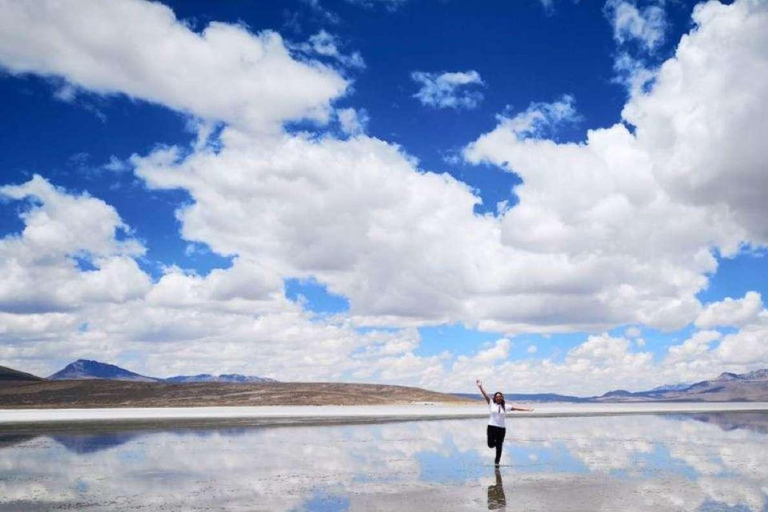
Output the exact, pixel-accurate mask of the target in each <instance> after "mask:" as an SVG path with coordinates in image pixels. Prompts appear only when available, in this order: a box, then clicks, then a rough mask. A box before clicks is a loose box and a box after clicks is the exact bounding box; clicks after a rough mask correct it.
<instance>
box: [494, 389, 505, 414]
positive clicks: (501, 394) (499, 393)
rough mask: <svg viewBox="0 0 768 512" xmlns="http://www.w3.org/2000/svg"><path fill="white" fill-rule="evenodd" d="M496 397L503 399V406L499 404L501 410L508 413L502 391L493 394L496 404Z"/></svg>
mask: <svg viewBox="0 0 768 512" xmlns="http://www.w3.org/2000/svg"><path fill="white" fill-rule="evenodd" d="M496 395H499V396H500V397H501V404H499V405H501V409H502V410H503V411H506V410H507V407H506V405H505V402H504V393H502V392H501V391H497V392H495V393H494V394H493V403H496Z"/></svg>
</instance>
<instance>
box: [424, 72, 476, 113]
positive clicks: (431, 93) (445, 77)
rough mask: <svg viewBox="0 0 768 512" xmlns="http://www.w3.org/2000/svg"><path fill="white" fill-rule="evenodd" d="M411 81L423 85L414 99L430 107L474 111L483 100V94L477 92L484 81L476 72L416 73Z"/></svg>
mask: <svg viewBox="0 0 768 512" xmlns="http://www.w3.org/2000/svg"><path fill="white" fill-rule="evenodd" d="M411 79H413V81H415V82H416V83H418V84H420V85H421V89H419V91H418V92H417V93H416V94H414V95H413V97H414V98H417V99H418V100H419V101H420V102H421V104H422V105H425V106H428V107H432V108H453V109H462V108H464V109H473V108H475V107H477V106H478V105H479V104H480V102H481V101H482V100H483V93H482V92H480V91H479V90H477V86H482V85H483V79H482V78H480V74H479V73H478V72H477V71H474V70H470V71H463V72H462V71H460V72H455V73H448V72H445V73H427V72H424V71H414V72H413V73H411Z"/></svg>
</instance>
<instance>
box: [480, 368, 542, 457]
mask: <svg viewBox="0 0 768 512" xmlns="http://www.w3.org/2000/svg"><path fill="white" fill-rule="evenodd" d="M476 382H477V387H478V388H480V392H481V393H482V394H483V397H484V398H485V401H486V402H488V409H489V410H490V412H491V417H490V419H489V420H488V448H496V465H497V466H498V465H499V462H500V461H501V446H502V445H503V444H504V436H506V435H507V425H506V420H505V416H506V414H507V411H527V412H533V409H526V408H525V407H514V406H512V405H507V404H506V402H504V395H503V394H502V393H501V391H497V392H495V393H494V394H493V400H491V399H490V398H489V397H488V393H486V392H485V390H484V389H483V383H482V382H480V380H477V381H476Z"/></svg>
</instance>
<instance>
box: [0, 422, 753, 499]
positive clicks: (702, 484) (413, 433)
mask: <svg viewBox="0 0 768 512" xmlns="http://www.w3.org/2000/svg"><path fill="white" fill-rule="evenodd" d="M484 436H485V425H484V421H483V420H475V419H473V420H443V421H414V422H403V423H387V424H368V425H345V426H301V427H258V428H256V427H254V428H237V429H207V430H165V431H144V432H141V431H133V432H132V431H121V432H101V433H100V432H90V433H83V432H76V431H68V432H66V433H58V434H50V435H31V434H22V433H14V434H10V433H6V434H3V433H2V431H0V510H25V511H27V510H63V509H68V510H81V509H87V510H268V511H272V510H321V511H331V510H334V511H335V510H364V511H368V510H397V511H406V510H483V509H485V510H488V509H490V510H525V511H528V510H542V511H554V510H589V511H594V510H605V511H616V510H653V511H655V512H657V511H662V510H675V511H676V510H699V511H718V510H723V511H725V510H727V511H744V510H749V511H768V416H766V415H765V414H756V413H727V414H699V415H677V416H668V415H667V416H650V415H648V416H599V417H578V418H521V417H516V418H514V419H510V421H509V425H508V433H507V438H506V443H505V452H504V455H503V458H502V466H501V467H500V468H499V469H498V470H496V469H495V468H494V467H493V453H492V451H491V450H489V449H488V448H487V447H486V445H485V439H484Z"/></svg>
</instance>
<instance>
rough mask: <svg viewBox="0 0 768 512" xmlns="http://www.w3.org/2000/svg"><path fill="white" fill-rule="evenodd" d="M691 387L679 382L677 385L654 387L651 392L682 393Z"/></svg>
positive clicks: (688, 384)
mask: <svg viewBox="0 0 768 512" xmlns="http://www.w3.org/2000/svg"><path fill="white" fill-rule="evenodd" d="M689 387H691V384H690V383H688V382H681V383H679V384H664V385H663V386H656V387H655V388H653V389H652V390H651V392H654V393H658V392H660V391H682V390H684V389H688V388H689Z"/></svg>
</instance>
